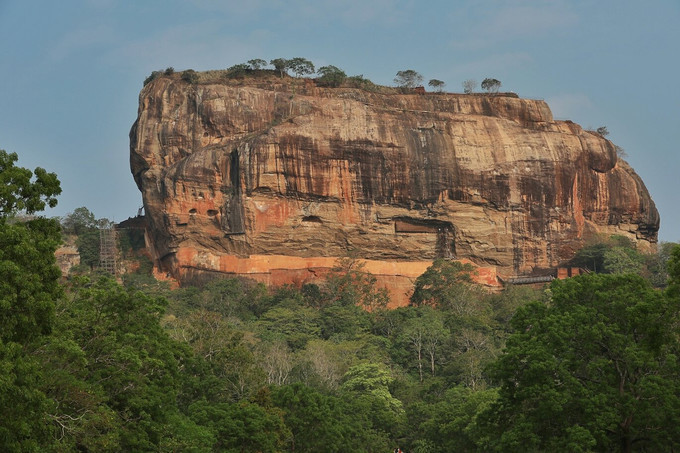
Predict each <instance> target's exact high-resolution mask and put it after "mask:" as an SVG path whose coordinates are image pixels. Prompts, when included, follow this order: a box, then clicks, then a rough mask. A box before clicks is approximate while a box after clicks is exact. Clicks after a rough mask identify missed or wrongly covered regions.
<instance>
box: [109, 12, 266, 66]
mask: <svg viewBox="0 0 680 453" xmlns="http://www.w3.org/2000/svg"><path fill="white" fill-rule="evenodd" d="M266 35H267V32H266V31H263V30H253V31H252V32H251V33H250V34H249V35H248V36H243V37H239V38H236V37H234V36H233V35H230V34H229V33H228V32H227V31H225V30H224V29H223V28H222V26H221V25H220V24H219V23H217V22H212V21H210V22H200V23H192V24H186V25H180V26H176V27H173V28H169V29H165V30H163V31H162V32H161V33H156V34H153V35H151V36H148V37H145V38H141V39H137V40H132V41H127V42H125V43H124V44H123V45H121V46H119V47H117V48H115V49H112V50H111V51H110V52H109V53H108V54H107V55H106V56H105V59H106V60H107V61H108V62H109V63H110V64H112V65H117V66H121V67H128V68H135V69H140V68H141V69H143V70H145V71H149V70H155V69H162V68H165V67H167V66H174V67H176V68H177V69H183V68H194V69H198V70H205V69H217V68H220V67H222V68H224V67H227V66H229V65H231V64H235V63H239V62H242V61H246V60H248V59H250V58H253V55H259V54H260V48H259V45H258V43H259V42H261V41H262V39H264V38H263V36H266Z"/></svg>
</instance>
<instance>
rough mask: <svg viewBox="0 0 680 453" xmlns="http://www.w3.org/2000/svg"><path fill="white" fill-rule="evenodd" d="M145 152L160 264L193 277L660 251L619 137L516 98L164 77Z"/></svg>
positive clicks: (135, 154) (147, 200) (142, 114)
mask: <svg viewBox="0 0 680 453" xmlns="http://www.w3.org/2000/svg"><path fill="white" fill-rule="evenodd" d="M130 151H131V168H132V173H133V175H134V178H135V181H136V182H137V185H138V187H139V189H140V190H141V192H142V195H143V199H144V207H145V211H146V214H147V219H148V221H149V225H150V239H151V242H152V246H153V249H154V253H155V257H156V260H157V265H158V266H159V267H160V268H161V269H162V270H163V271H165V272H169V273H170V274H171V275H173V276H174V277H177V278H179V279H180V281H187V280H191V279H192V278H195V277H196V276H197V275H199V274H201V273H205V272H227V273H235V274H261V275H268V277H267V279H269V280H267V281H269V282H273V281H272V280H271V278H273V277H271V275H272V273H271V270H272V269H277V270H278V271H281V272H282V274H281V275H282V276H281V277H280V280H283V281H284V282H285V281H286V280H290V281H289V282H301V281H306V280H307V279H308V278H309V277H310V276H312V275H313V274H314V273H316V272H317V270H319V269H324V268H326V267H327V266H328V263H332V261H333V260H334V259H335V258H336V257H343V256H347V255H348V253H350V252H351V253H352V254H353V255H356V256H358V257H360V258H363V259H366V260H370V261H371V262H372V263H374V264H375V263H384V265H385V266H387V267H386V269H387V268H390V269H391V268H392V267H394V263H395V262H397V263H400V264H399V265H398V266H396V268H395V269H396V270H388V271H386V272H388V273H389V272H396V273H397V274H399V273H400V272H402V271H400V270H399V269H408V268H409V267H413V266H415V264H416V263H421V265H418V266H422V263H429V262H430V261H431V260H433V259H434V258H436V257H456V258H466V259H469V260H471V261H472V262H474V263H476V264H478V265H481V266H487V267H488V266H495V267H497V268H498V272H499V273H502V274H506V275H515V274H525V273H529V272H531V271H532V270H534V269H536V268H548V267H553V266H556V265H558V264H559V263H560V262H563V261H565V260H568V259H569V258H571V257H572V256H573V253H574V251H575V250H577V249H578V248H579V247H580V246H581V245H582V244H583V240H584V238H586V237H587V236H589V235H591V234H595V233H604V234H620V235H623V236H626V237H628V238H630V239H632V240H633V241H635V242H636V243H638V245H639V246H642V247H643V248H648V247H649V246H650V245H651V244H652V243H654V242H656V237H657V230H658V225H659V215H658V212H657V210H656V208H655V206H654V203H653V201H652V199H651V198H650V196H649V194H648V192H647V190H646V188H645V186H644V184H643V183H642V181H641V179H640V178H639V177H638V176H637V174H635V172H634V171H633V170H632V169H631V168H630V167H629V166H628V164H627V163H625V162H624V161H622V160H620V159H618V158H617V155H616V151H615V148H614V145H613V144H612V143H611V142H609V141H608V140H606V139H604V138H602V137H601V136H599V135H597V134H595V133H592V132H587V131H584V130H583V129H582V128H581V127H580V126H578V125H577V124H574V123H572V122H569V121H555V120H553V118H552V114H551V112H550V109H549V108H548V106H547V105H546V104H545V102H543V101H536V100H527V99H519V98H517V97H512V96H502V95H499V96H481V95H458V94H426V95H416V94H377V93H371V92H367V91H362V90H357V89H345V88H335V89H330V88H319V87H315V86H314V84H313V82H311V81H309V80H291V79H275V78H271V79H256V80H248V79H246V80H245V81H239V82H223V83H212V84H198V85H189V84H187V83H185V82H183V81H181V80H179V79H178V78H174V79H173V78H165V77H163V78H159V79H157V80H155V81H153V82H151V83H150V84H148V85H147V86H146V87H145V88H144V89H143V90H142V92H141V95H140V107H139V116H138V119H137V121H136V122H135V124H134V126H133V127H132V130H131V132H130ZM258 260H259V261H258ZM315 260H316V261H315ZM407 262H408V263H411V265H410V266H409V265H408V264H407ZM257 263H260V264H257ZM262 263H265V264H262ZM259 265H261V268H260V267H258V266H259ZM375 265H376V266H378V267H380V264H375ZM390 266H392V267H390ZM418 266H416V267H418ZM287 267H288V268H289V269H288V271H290V272H288V273H287V274H286V269H287ZM267 269H269V270H268V271H267ZM376 269H377V268H376ZM418 269H420V267H418ZM376 272H378V273H380V272H381V271H380V270H376ZM416 272H418V271H417V270H413V271H412V272H411V273H412V274H415V273H416ZM402 273H403V274H405V275H406V274H409V272H408V271H403V272H402ZM285 275H290V276H291V277H290V278H287V277H286V276H285ZM385 275H388V274H385ZM416 275H417V274H416ZM409 278H413V277H409ZM275 280H276V279H275Z"/></svg>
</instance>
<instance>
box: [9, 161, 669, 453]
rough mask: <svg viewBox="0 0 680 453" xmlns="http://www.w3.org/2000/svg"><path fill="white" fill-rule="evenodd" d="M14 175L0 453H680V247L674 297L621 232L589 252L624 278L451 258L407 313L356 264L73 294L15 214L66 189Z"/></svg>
mask: <svg viewBox="0 0 680 453" xmlns="http://www.w3.org/2000/svg"><path fill="white" fill-rule="evenodd" d="M0 161H1V162H2V164H3V165H2V167H0V178H2V179H3V180H4V181H12V183H11V184H6V185H5V186H4V187H5V191H4V192H3V193H2V197H3V199H2V200H1V201H0V202H1V203H3V204H2V206H5V207H6V208H5V209H4V210H3V214H2V217H0V274H1V275H0V282H1V284H0V323H2V330H0V373H1V374H0V387H1V388H2V391H1V392H0V411H2V414H3V417H0V450H2V451H41V452H42V451H92V452H100V451H104V452H105V451H206V452H208V451H227V452H230V451H233V452H237V451H238V452H278V451H296V452H317V451H331V452H346V451H352V452H354V451H359V452H360V451H366V452H384V451H391V450H393V449H394V448H396V447H400V448H402V449H403V450H408V451H414V452H448V451H519V450H522V451H526V450H534V451H593V450H594V451H603V450H615V451H668V450H672V449H677V448H678V447H679V446H678V445H677V444H678V442H679V441H678V440H677V439H680V435H679V434H680V433H678V432H677V431H678V429H679V428H678V426H680V424H679V423H678V421H680V420H678V411H679V410H680V409H679V408H680V404H678V403H680V401H678V397H679V396H680V388H679V387H678V375H679V371H680V370H679V369H678V363H677V357H678V352H679V351H678V329H677V326H678V304H679V303H680V289H679V288H680V248H677V247H676V248H674V249H672V251H670V252H669V253H668V257H669V260H668V262H669V265H668V276H669V277H668V283H669V284H668V286H667V288H665V289H657V288H655V287H654V286H653V285H652V284H651V283H650V280H653V278H652V277H653V276H655V275H656V276H658V275H660V274H659V272H652V271H650V269H654V265H656V264H654V263H657V261H654V260H650V261H645V260H644V259H643V260H642V261H640V260H639V259H638V258H639V257H638V256H637V255H635V254H631V253H629V252H628V251H627V248H626V247H627V245H626V244H623V243H621V242H620V241H619V240H618V239H613V242H611V243H609V245H608V246H607V247H605V248H604V249H602V248H600V249H595V250H591V251H588V250H586V251H585V252H584V255H583V259H584V260H586V261H591V260H592V259H595V261H597V260H599V259H600V258H601V262H602V265H603V266H604V268H605V269H603V270H604V271H605V272H608V273H591V274H589V275H583V276H579V277H575V278H572V279H569V280H566V281H556V282H554V283H552V284H551V285H550V286H549V287H547V288H545V289H542V290H541V289H539V290H534V289H530V288H526V287H508V288H507V289H505V290H504V291H503V292H502V293H499V294H487V293H485V292H484V291H483V290H481V289H480V288H479V287H477V286H476V285H475V284H474V283H473V282H471V281H470V279H469V278H466V276H467V273H466V272H468V270H466V269H463V268H461V265H460V264H458V263H455V262H450V261H443V260H442V261H437V262H435V263H434V265H433V266H432V267H431V268H430V269H428V271H427V272H426V274H424V275H423V276H422V277H420V278H419V279H418V280H417V281H416V284H415V288H416V290H415V291H414V295H413V299H412V304H411V306H408V307H403V308H399V309H395V310H386V309H384V305H385V304H384V303H385V298H384V297H385V295H384V294H383V293H381V292H379V291H376V290H375V285H374V281H373V280H372V277H371V276H370V275H368V274H366V273H364V272H363V271H362V269H361V268H360V267H356V266H353V265H351V263H349V262H348V263H344V265H341V266H339V267H338V269H337V270H336V271H335V272H334V273H333V274H332V275H330V277H329V279H328V281H327V282H326V283H325V284H322V285H306V286H303V287H302V288H299V289H298V288H291V287H283V288H279V289H276V290H274V291H268V290H266V289H265V288H264V287H263V286H262V285H258V284H254V283H251V282H248V281H245V280H237V279H224V280H216V281H213V282H211V283H209V284H207V285H205V286H203V287H200V288H198V287H187V288H182V289H179V290H174V291H170V290H169V289H168V288H167V287H166V286H164V285H163V284H162V283H159V282H155V281H154V280H153V279H152V278H151V277H150V276H148V275H147V276H145V275H141V274H137V275H127V276H125V278H124V284H123V285H121V284H119V283H117V282H115V281H113V280H112V279H110V278H109V277H106V276H101V275H99V274H97V272H96V269H95V270H89V269H81V270H80V273H79V274H78V275H75V274H74V275H72V276H71V277H69V278H68V279H66V280H60V274H59V271H58V269H57V267H56V266H55V259H54V251H55V249H56V247H57V246H58V244H59V242H60V240H61V239H60V238H61V234H62V232H61V228H60V225H59V224H58V222H56V221H55V220H51V219H45V218H43V217H36V218H33V219H32V220H27V221H23V220H20V219H19V218H18V217H17V215H18V214H21V213H22V212H24V213H34V214H35V213H38V212H39V211H40V210H41V209H42V208H43V207H44V206H46V205H53V204H54V203H56V198H55V197H56V196H57V195H58V193H59V182H58V180H57V178H56V176H55V175H53V174H52V173H47V172H45V171H44V170H39V169H36V170H35V171H34V172H31V171H29V170H26V169H22V168H20V167H16V165H15V162H16V155H11V154H7V153H5V152H4V151H3V152H0ZM7 187H9V189H7ZM90 214H91V213H89V211H87V210H80V211H78V213H77V215H75V216H73V217H72V218H69V219H68V220H69V221H68V222H66V225H64V233H65V234H75V235H81V236H82V235H85V234H86V233H87V232H88V231H89V229H90V228H91V227H93V222H95V223H96V219H93V218H92V216H91V215H90ZM69 222H70V223H69ZM78 228H80V229H81V231H80V232H79V233H77V232H76V230H77V229H78ZM617 241H618V242H617ZM128 242H129V243H132V241H128ZM619 248H622V249H619ZM608 251H609V252H610V253H609V254H608V253H607V252H608ZM631 263H632V264H631ZM650 263H651V264H650ZM652 264H654V265H652ZM657 264H658V263H657ZM662 267H665V266H662ZM147 269H148V268H147ZM367 308H368V309H367Z"/></svg>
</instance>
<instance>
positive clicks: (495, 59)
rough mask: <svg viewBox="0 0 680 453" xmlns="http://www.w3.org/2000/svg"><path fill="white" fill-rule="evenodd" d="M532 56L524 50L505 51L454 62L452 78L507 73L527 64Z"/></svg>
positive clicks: (531, 60) (531, 59)
mask: <svg viewBox="0 0 680 453" xmlns="http://www.w3.org/2000/svg"><path fill="white" fill-rule="evenodd" d="M532 63H533V58H532V57H531V56H530V55H529V54H528V53H526V52H505V53H498V54H492V55H489V56H487V57H484V58H480V59H477V60H472V61H469V62H466V63H462V64H456V65H455V66H454V67H453V68H452V74H451V76H453V78H458V79H459V78H461V77H463V78H470V77H473V78H474V77H482V78H484V77H491V76H493V75H494V74H501V73H507V72H508V71H509V70H512V69H513V68H518V67H523V66H527V65H530V64H532Z"/></svg>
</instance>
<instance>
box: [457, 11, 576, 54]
mask: <svg viewBox="0 0 680 453" xmlns="http://www.w3.org/2000/svg"><path fill="white" fill-rule="evenodd" d="M452 17H456V18H457V20H458V21H459V23H460V25H462V26H464V27H465V32H464V33H462V34H461V36H463V38H461V39H458V40H456V41H454V42H452V46H453V47H455V48H461V49H468V50H470V49H481V48H486V47H490V46H493V45H496V44H499V43H506V42H508V41H512V40H517V39H527V38H529V39H545V38H546V37H547V36H550V37H554V36H553V35H555V34H558V33H561V32H562V31H564V30H567V29H568V28H570V27H573V26H574V25H575V24H576V23H578V16H577V15H576V14H575V13H574V12H573V10H572V8H571V5H570V4H569V3H568V2H567V1H564V0H515V1H509V2H507V3H505V4H504V5H503V6H500V7H499V6H498V3H497V2H495V1H480V2H478V3H476V4H475V7H474V8H469V7H468V9H466V10H465V11H458V12H457V14H455V15H452ZM461 17H465V20H461V19H460V18H461Z"/></svg>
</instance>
